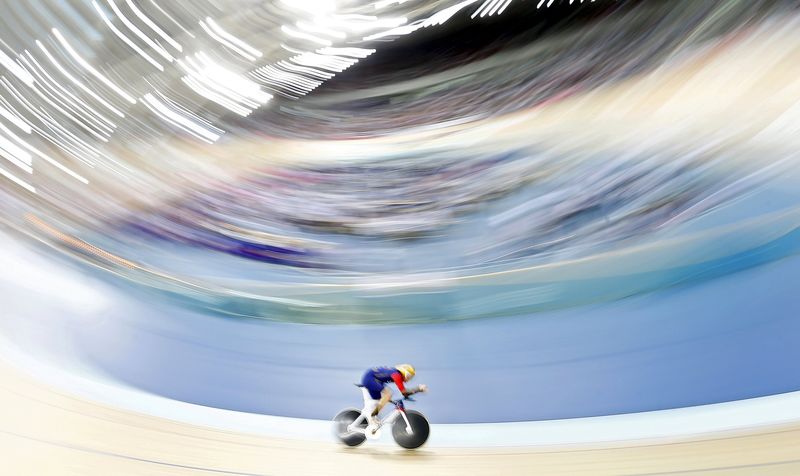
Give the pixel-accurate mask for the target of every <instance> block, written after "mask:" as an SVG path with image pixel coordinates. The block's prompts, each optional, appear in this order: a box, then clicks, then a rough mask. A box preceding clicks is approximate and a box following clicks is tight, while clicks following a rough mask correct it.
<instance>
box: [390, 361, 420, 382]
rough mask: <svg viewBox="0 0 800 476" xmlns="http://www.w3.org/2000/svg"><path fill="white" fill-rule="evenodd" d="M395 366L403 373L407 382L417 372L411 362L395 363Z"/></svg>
mask: <svg viewBox="0 0 800 476" xmlns="http://www.w3.org/2000/svg"><path fill="white" fill-rule="evenodd" d="M394 368H396V369H397V370H399V371H400V373H401V374H403V380H404V381H406V382H408V381H409V380H411V379H412V378H414V374H416V373H417V372H416V371H415V370H414V367H413V366H412V365H409V364H400V365H395V367H394Z"/></svg>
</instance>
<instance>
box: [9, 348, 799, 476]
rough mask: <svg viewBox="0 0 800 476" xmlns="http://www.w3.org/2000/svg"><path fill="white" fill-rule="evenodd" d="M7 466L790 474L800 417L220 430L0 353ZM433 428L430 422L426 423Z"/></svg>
mask: <svg viewBox="0 0 800 476" xmlns="http://www.w3.org/2000/svg"><path fill="white" fill-rule="evenodd" d="M0 382H2V383H0V417H1V418H0V448H2V460H3V473H4V474H9V475H12V474H13V475H58V476H63V475H81V476H83V475H101V476H105V475H110V474H114V475H182V474H223V475H276V474H304V475H305V474H320V475H339V474H342V475H344V474H347V475H349V474H353V473H354V472H359V471H363V470H364V468H369V470H370V471H375V472H378V473H380V474H436V475H447V474H475V475H482V474H487V475H490V474H592V475H603V474H614V475H623V474H639V475H643V474H730V475H734V474H741V475H750V474H759V475H773V474H775V475H777V474H787V475H788V474H798V472H800V456H798V453H797V442H798V441H800V423H789V424H782V425H771V426H766V427H759V428H747V429H739V430H736V431H728V432H723V433H712V434H704V435H694V436H692V437H683V438H674V437H673V438H669V439H666V438H661V439H657V440H637V441H620V442H613V443H602V444H581V445H574V444H573V445H557V446H535V447H496V448H483V449H481V448H444V447H437V446H433V445H429V446H426V447H423V448H422V449H420V450H417V451H412V452H409V451H405V450H401V449H399V448H396V447H391V446H383V445H381V446H375V445H370V444H367V445H365V446H362V447H360V448H356V449H348V448H343V447H341V446H340V445H338V444H336V443H333V442H317V441H303V440H297V439H285V438H284V439H282V438H274V437H265V436H258V435H254V434H248V433H243V432H234V431H223V430H218V429H215V428H212V427H204V426H199V425H193V424H187V423H180V422H177V421H171V420H168V419H164V418H157V417H152V416H148V415H145V414H141V413H134V412H130V411H126V410H122V409H117V408H114V407H111V406H107V405H103V404H99V403H95V402H92V401H90V400H87V399H83V398H78V397H75V396H72V395H70V394H67V393H64V392H63V391H58V390H56V389H54V388H51V387H49V386H47V385H44V384H42V383H40V382H37V381H36V380H33V379H31V378H29V377H26V376H25V375H23V374H21V373H20V372H18V371H17V370H15V369H13V368H11V367H9V366H8V365H7V364H6V363H5V362H0ZM436 431H437V427H436V426H434V427H433V432H434V435H435V432H436Z"/></svg>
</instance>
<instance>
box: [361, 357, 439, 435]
mask: <svg viewBox="0 0 800 476" xmlns="http://www.w3.org/2000/svg"><path fill="white" fill-rule="evenodd" d="M415 374H416V371H415V370H414V367H413V366H412V365H409V364H400V365H396V366H394V367H373V368H371V369H369V370H367V371H366V372H365V373H364V377H362V378H361V392H362V393H363V394H364V409H363V410H361V416H359V417H358V419H357V420H356V421H354V422H353V424H352V425H350V426H351V427H352V428H355V427H356V426H357V425H358V424H359V423H360V422H361V421H362V420H364V419H365V418H366V419H367V422H368V425H369V426H371V427H372V428H376V427H377V426H378V419H377V417H378V413H380V411H381V410H382V409H383V407H384V406H385V405H386V404H387V403H389V399H391V398H392V390H391V389H390V388H389V387H387V386H386V384H388V383H390V382H394V384H395V385H396V386H397V389H398V390H400V393H402V394H403V396H404V397H407V396H409V395H413V394H415V393H418V392H425V391H427V390H428V387H427V386H426V385H419V386H418V387H416V388H406V386H405V382H408V381H409V380H411V379H412V378H414V375H415Z"/></svg>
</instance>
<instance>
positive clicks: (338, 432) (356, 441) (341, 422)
mask: <svg viewBox="0 0 800 476" xmlns="http://www.w3.org/2000/svg"><path fill="white" fill-rule="evenodd" d="M359 416H361V411H360V410H356V409H355V408H348V409H347V410H342V411H340V412H339V413H338V414H337V415H336V416H335V417H334V418H333V433H334V435H335V436H336V438H338V439H339V441H341V442H342V443H344V444H346V445H347V446H358V445H360V444H361V443H363V442H364V441H365V440H366V439H367V437H366V436H364V434H363V433H358V432H354V431H348V430H347V427H348V426H349V425H350V424H352V423H353V422H354V421H356V418H358V417H359ZM358 428H360V429H362V430H365V429H366V428H367V421H366V420H364V421H362V422H361V423H359V424H358Z"/></svg>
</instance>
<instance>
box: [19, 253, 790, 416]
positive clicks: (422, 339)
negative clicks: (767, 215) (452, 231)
mask: <svg viewBox="0 0 800 476" xmlns="http://www.w3.org/2000/svg"><path fill="white" fill-rule="evenodd" d="M798 282H800V257H793V258H788V259H784V260H781V261H778V262H775V263H771V264H768V265H765V266H762V267H758V268H753V269H750V270H747V271H743V272H740V273H736V274H732V275H730V276H726V277H724V278H720V279H716V280H711V281H708V282H705V283H702V284H699V285H695V286H690V287H689V286H687V287H685V288H672V289H670V290H665V291H661V292H658V293H653V294H648V295H642V296H639V297H636V298H629V299H625V300H622V301H618V302H614V303H607V304H602V305H596V306H588V307H579V308H573V309H569V310H563V311H555V312H544V313H538V314H535V315H531V316H525V317H518V318H503V319H483V320H469V321H461V322H451V323H442V324H428V325H416V326H310V325H297V324H284V323H274V322H266V321H258V320H239V319H226V318H219V317H213V316H207V315H200V314H194V313H192V312H190V311H187V310H185V309H180V308H175V307H171V306H168V305H165V304H146V303H144V302H143V301H139V300H134V299H133V298H132V297H131V296H130V295H122V294H121V295H119V296H115V295H111V296H110V298H112V299H113V301H112V302H113V304H112V305H111V307H110V308H108V309H106V310H104V311H103V312H102V315H93V316H89V317H87V316H81V315H79V314H80V313H75V312H74V311H72V313H69V312H64V311H62V310H60V309H52V310H50V312H47V311H46V310H45V309H44V308H43V306H42V305H41V303H36V304H35V305H34V304H30V303H28V304H29V305H22V304H20V305H16V306H14V304H12V309H13V310H14V312H13V313H11V314H12V316H13V317H11V318H9V319H6V320H5V321H4V322H3V326H4V327H5V328H6V332H9V333H10V334H11V335H13V336H15V340H16V341H17V342H18V343H19V345H20V346H21V347H23V348H26V349H28V350H35V349H36V348H41V349H43V350H42V351H41V352H39V351H36V353H38V354H40V355H42V354H45V353H46V354H49V355H50V357H51V358H53V359H55V360H57V361H58V362H59V363H60V364H61V365H65V366H71V365H78V364H80V365H82V366H88V367H89V371H90V372H101V373H104V374H107V375H108V376H110V377H111V378H114V379H119V380H121V381H123V382H126V383H128V384H130V385H132V386H135V387H139V388H143V389H145V390H148V391H150V392H152V393H156V394H160V395H164V396H167V397H171V398H175V399H178V400H182V401H188V402H193V403H198V404H202V405H207V406H213V407H220V408H227V409H234V410H241V411H247V412H258V413H266V414H273V415H285V416H296V417H307V418H329V417H330V416H331V415H333V414H334V413H335V412H336V411H337V410H338V409H339V408H340V407H343V406H347V405H353V404H357V403H358V402H359V399H360V393H359V392H358V391H357V389H356V388H355V387H353V386H352V385H351V382H354V381H356V380H357V379H358V378H359V376H360V375H361V373H362V371H363V369H364V368H365V367H367V366H370V365H374V364H383V363H387V364H393V363H399V362H403V361H411V362H414V363H415V364H416V365H417V366H418V369H419V371H418V376H419V377H418V380H419V382H420V383H427V384H428V385H429V386H430V387H431V389H432V391H431V393H430V394H429V395H426V396H423V397H420V402H419V404H418V408H420V409H422V410H423V411H425V412H426V413H427V414H428V415H429V416H430V417H431V419H432V421H434V422H440V423H445V422H447V423H457V422H496V421H521V420H543V419H554V418H574V417H583V416H593V415H608V414H617V413H627V412H639V411H646V410H658V409H665V408H676V407H684V406H689V405H700V404H706V403H714V402H723V401H731V400H737V399H743V398H749V397H755V396H761V395H770V394H776V393H781V392H788V391H792V390H798V389H800V381H799V380H798V379H797V375H798V374H800V317H798V316H800V293H798V292H797V284H796V283H798ZM108 292H109V293H113V292H114V290H113V288H108ZM20 301H22V296H20ZM26 302H27V301H26ZM73 314H74V315H73Z"/></svg>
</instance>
